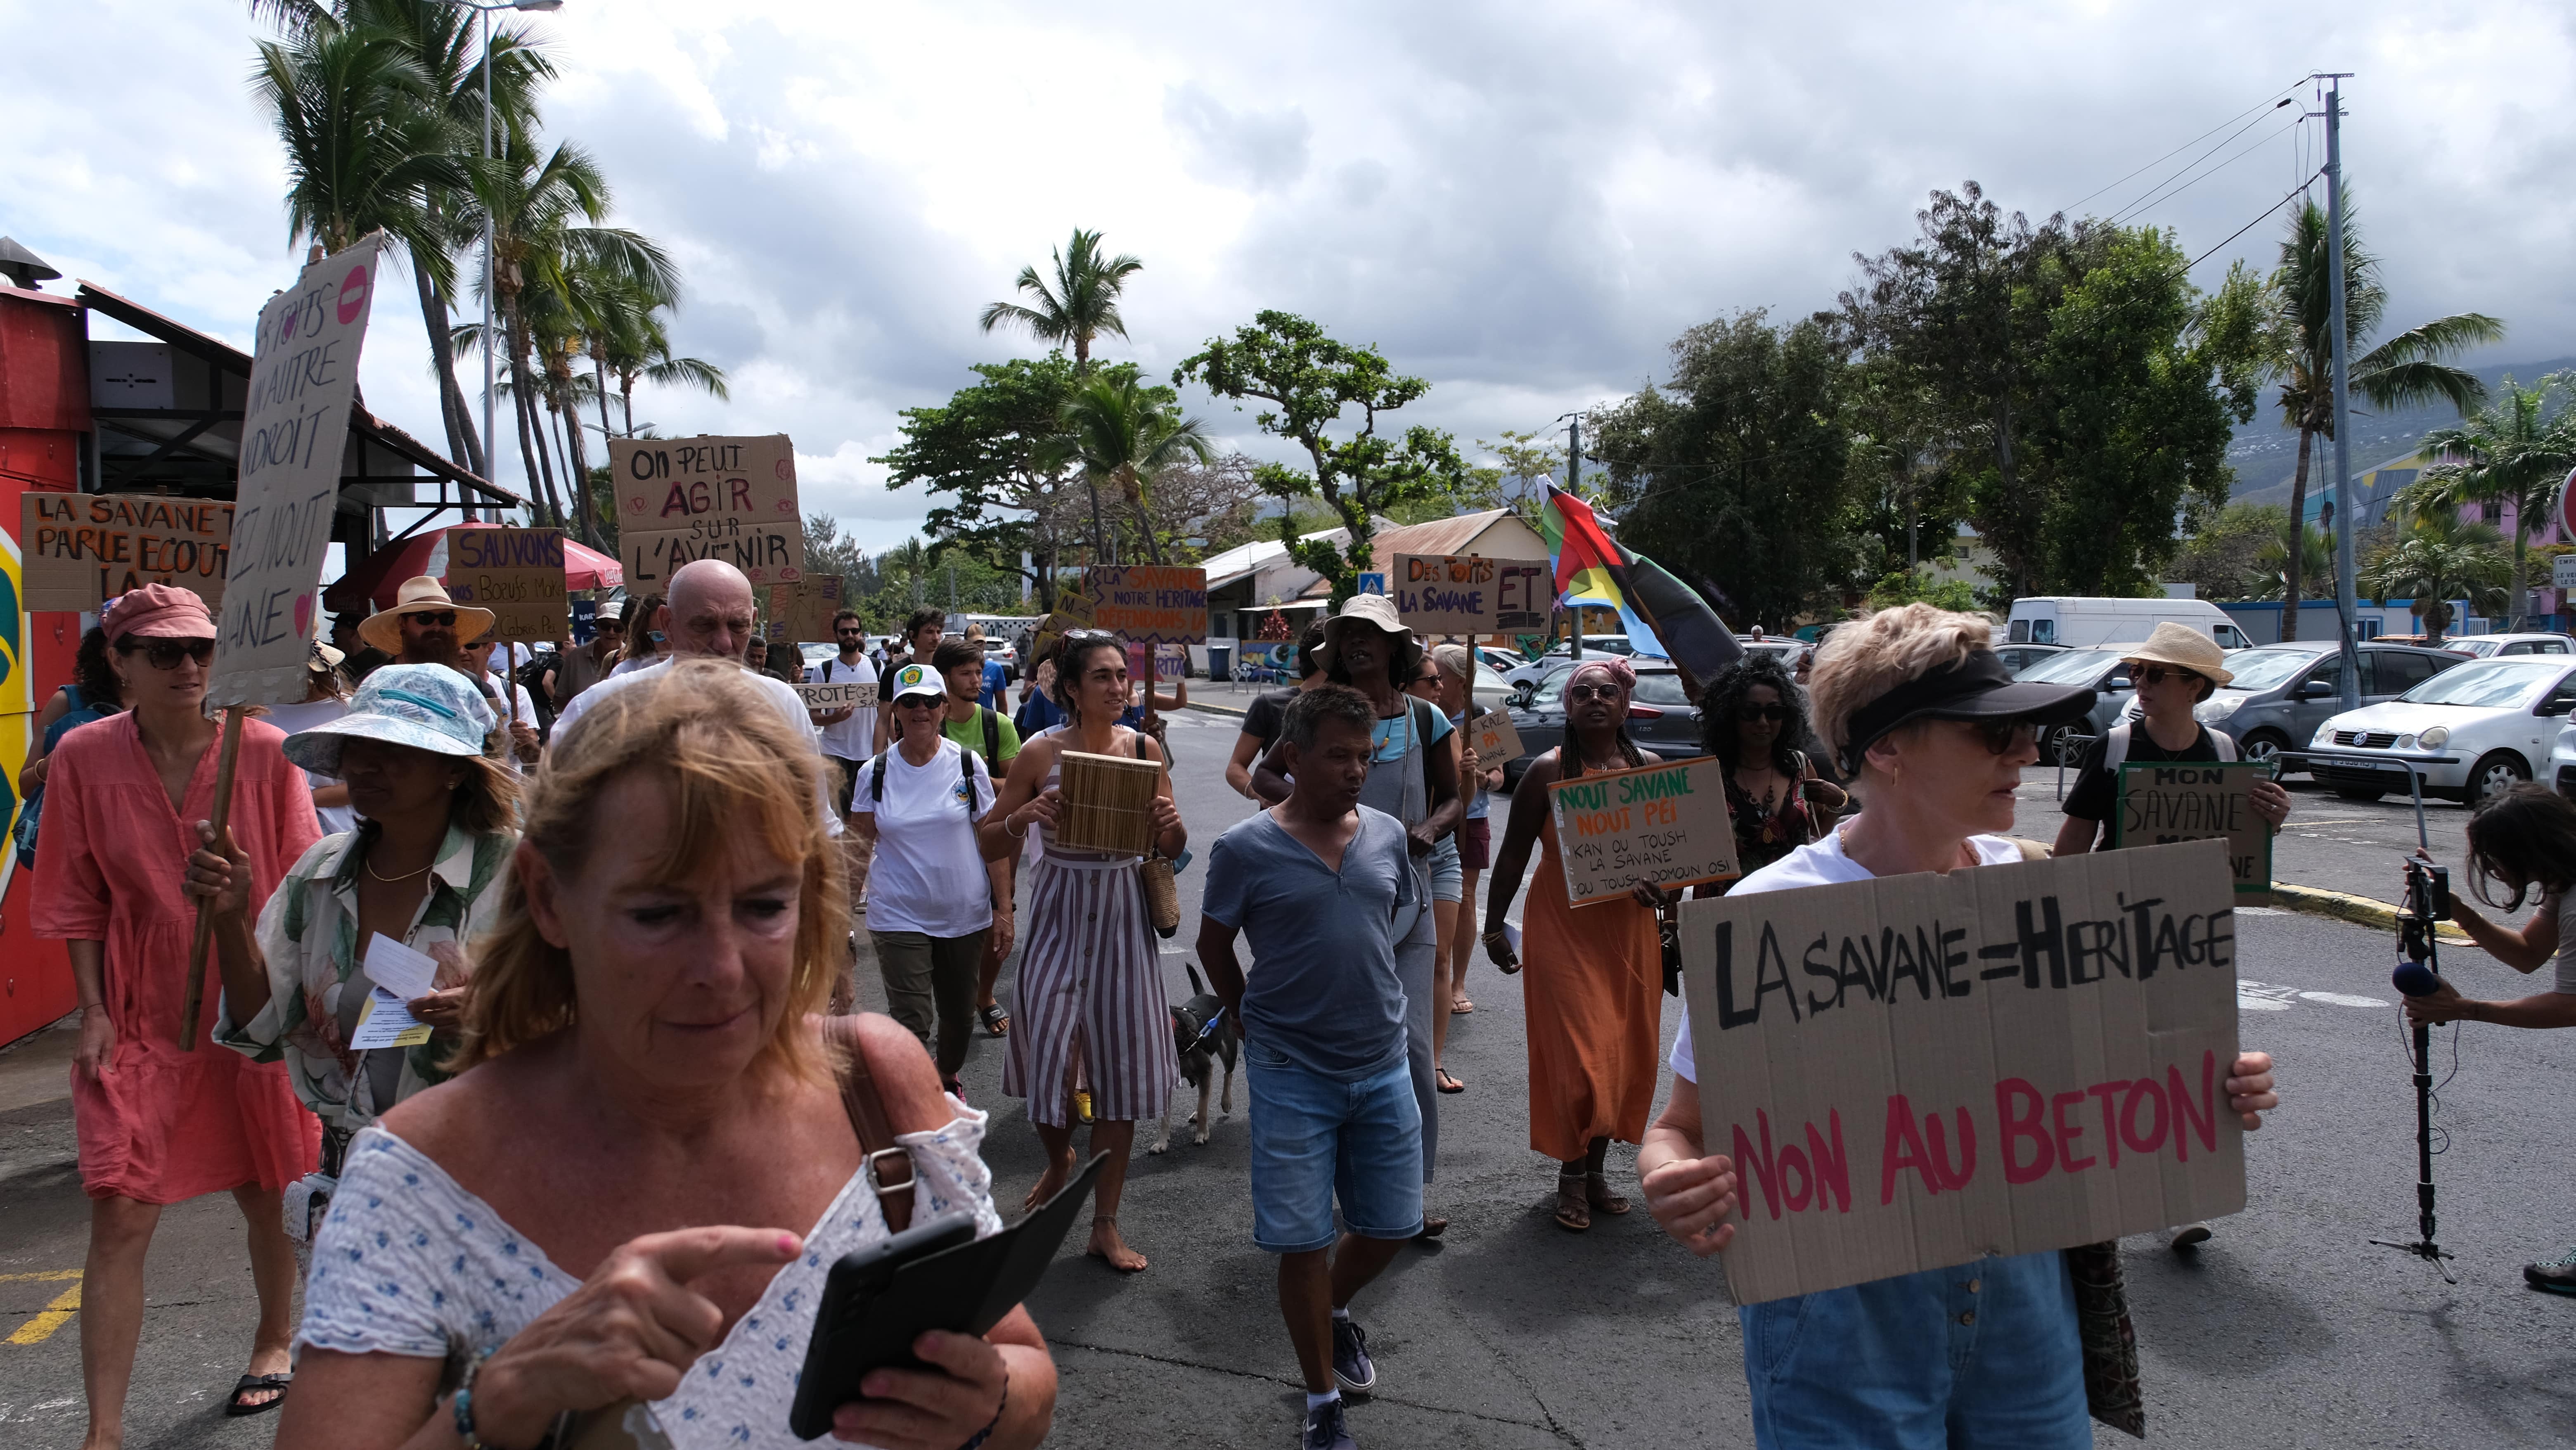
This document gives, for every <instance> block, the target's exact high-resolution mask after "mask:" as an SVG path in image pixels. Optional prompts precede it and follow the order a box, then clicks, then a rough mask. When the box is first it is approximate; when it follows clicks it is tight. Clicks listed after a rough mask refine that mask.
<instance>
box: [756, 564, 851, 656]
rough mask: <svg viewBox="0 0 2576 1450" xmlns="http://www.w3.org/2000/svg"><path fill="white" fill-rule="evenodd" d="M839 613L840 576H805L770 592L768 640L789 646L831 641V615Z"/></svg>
mask: <svg viewBox="0 0 2576 1450" xmlns="http://www.w3.org/2000/svg"><path fill="white" fill-rule="evenodd" d="M840 610H841V576H840V575H838V574H808V575H806V576H805V577H804V578H802V579H799V580H797V581H796V582H795V583H793V584H781V585H778V586H777V587H776V588H773V589H771V590H770V591H769V636H768V637H769V638H770V639H771V640H772V641H777V642H784V643H788V644H803V643H806V642H808V641H812V642H814V643H817V644H822V643H829V642H831V641H832V640H833V638H834V636H833V634H832V616H833V615H835V614H838V613H839V612H840Z"/></svg>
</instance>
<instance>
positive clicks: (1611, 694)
mask: <svg viewBox="0 0 2576 1450" xmlns="http://www.w3.org/2000/svg"><path fill="white" fill-rule="evenodd" d="M1626 694H1627V692H1626V691H1624V690H1622V689H1620V688H1619V687H1618V686H1617V685H1572V686H1568V687H1567V689H1566V692H1565V698H1566V699H1568V700H1570V701H1573V702H1574V703H1575V704H1578V705H1580V704H1582V703H1583V702H1584V701H1586V700H1619V699H1622V698H1625V696H1626Z"/></svg>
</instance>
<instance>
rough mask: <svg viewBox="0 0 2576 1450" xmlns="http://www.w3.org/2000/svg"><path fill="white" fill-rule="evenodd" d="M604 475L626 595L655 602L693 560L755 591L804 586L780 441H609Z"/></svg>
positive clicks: (783, 439)
mask: <svg viewBox="0 0 2576 1450" xmlns="http://www.w3.org/2000/svg"><path fill="white" fill-rule="evenodd" d="M608 469H609V477H610V479H611V481H612V482H613V483H614V484H615V486H616V489H617V545H618V553H619V554H620V555H621V556H622V557H621V562H622V563H623V564H624V566H625V570H626V589H627V592H628V593H630V594H636V595H643V594H658V593H661V592H663V591H664V589H665V587H666V586H668V585H669V583H670V581H671V576H672V575H673V574H674V573H677V572H678V571H679V568H680V566H681V565H683V564H686V563H689V562H691V561H692V560H697V559H722V560H723V561H725V562H726V563H728V564H731V565H733V566H734V567H735V568H737V569H740V570H741V571H742V572H743V577H744V578H747V579H749V580H750V581H751V582H752V584H753V586H754V587H759V586H763V585H770V584H793V583H795V582H796V581H797V580H799V579H802V578H804V577H805V524H804V520H803V518H802V517H801V516H800V515H798V513H797V512H796V447H795V445H794V444H792V443H790V442H789V441H788V438H787V435H786V434H784V433H771V434H765V435H762V436H760V437H753V438H718V437H709V436H701V437H697V438H611V439H609V440H608Z"/></svg>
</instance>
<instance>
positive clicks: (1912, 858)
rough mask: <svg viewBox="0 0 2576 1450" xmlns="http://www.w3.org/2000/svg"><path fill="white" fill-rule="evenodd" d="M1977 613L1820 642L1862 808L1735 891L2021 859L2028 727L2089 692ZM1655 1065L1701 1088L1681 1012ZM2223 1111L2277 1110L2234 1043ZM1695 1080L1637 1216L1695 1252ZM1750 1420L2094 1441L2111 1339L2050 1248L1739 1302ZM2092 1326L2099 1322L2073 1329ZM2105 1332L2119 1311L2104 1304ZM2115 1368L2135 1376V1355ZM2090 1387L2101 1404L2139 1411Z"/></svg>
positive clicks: (1828, 734) (1821, 698) (1806, 1439)
mask: <svg viewBox="0 0 2576 1450" xmlns="http://www.w3.org/2000/svg"><path fill="white" fill-rule="evenodd" d="M1992 629H1993V627H1992V626H1991V625H1990V624H1988V623H1987V621H1986V620H1985V619H1984V618H1982V617H1981V616H1977V615H1971V614H1952V613H1949V612H1947V611H1944V610H1938V609H1934V608H1932V607H1931V606H1929V605H1924V604H1910V605H1906V606H1905V607H1903V608H1901V609H1888V610H1882V611H1880V612H1879V613H1877V614H1875V615H1872V616H1871V617H1869V618H1868V619H1866V620H1860V621H1855V622H1853V623H1850V624H1846V625H1843V626H1842V627H1841V628H1839V629H1837V630H1835V631H1834V635H1833V638H1832V639H1831V640H1829V641H1827V643H1826V644H1825V647H1824V648H1823V650H1821V651H1820V652H1819V653H1818V656H1817V660H1816V667H1815V674H1814V677H1813V680H1814V683H1813V694H1814V700H1815V712H1816V727H1817V731H1818V733H1819V735H1820V736H1821V737H1822V738H1823V739H1824V740H1825V741H1826V742H1827V743H1828V744H1829V745H1831V746H1832V747H1833V748H1835V749H1836V750H1838V751H1840V752H1841V754H1842V760H1843V765H1844V767H1845V770H1846V775H1847V777H1848V778H1849V779H1851V780H1852V781H1853V782H1854V784H1855V789H1856V791H1857V793H1858V794H1859V795H1860V796H1861V798H1862V799H1863V800H1864V801H1865V802H1866V807H1867V808H1866V809H1865V810H1864V811H1863V813H1862V814H1861V815H1860V816H1858V817H1856V818H1854V819H1853V820H1851V821H1850V822H1848V823H1847V824H1845V825H1844V826H1842V827H1841V828H1840V829H1839V830H1837V831H1835V832H1833V833H1832V834H1829V835H1827V836H1826V837H1825V838H1824V839H1822V840H1820V841H1817V842H1815V843H1813V844H1811V845H1806V846H1801V847H1799V848H1798V849H1797V850H1795V851H1793V852H1791V853H1790V854H1789V855H1788V856H1787V857H1785V858H1783V859H1781V860H1779V861H1777V862H1774V863H1773V864H1771V865H1770V866H1767V867H1765V868H1763V869H1762V870H1760V871H1757V872H1755V873H1753V874H1752V875H1750V876H1748V877H1746V878H1744V880H1743V881H1741V882H1739V883H1737V885H1736V888H1735V890H1734V891H1733V892H1732V893H1731V895H1733V896H1734V897H1737V898H1741V897H1744V896H1747V895H1752V894H1756V893H1760V892H1765V891H1785V890H1791V889H1795V888H1797V887H1802V886H1821V885H1828V884H1832V883H1837V882H1854V881H1867V880H1870V879H1872V878H1874V877H1880V876H1896V875H1903V874H1907V873H1911V872H1923V871H1932V872H1943V873H1946V872H1949V871H1953V870H1959V869H1963V868H1971V867H1976V866H1989V865H2000V864H2003V863H2006V862H2014V861H2019V860H2021V859H2023V853H2022V851H2021V849H2020V848H2019V847H2018V846H2017V845H2016V844H2015V843H2014V842H2013V841H2012V840H2010V839H2008V838H2007V837H2006V836H2004V835H2003V834H2001V833H2003V832H2007V831H2010V830H2011V829H2012V823H2013V800H2014V792H2015V790H2016V789H2017V788H2018V787H2019V786H2020V784H2021V772H2022V768H2023V767H2024V766H2027V765H2030V764H2033V763H2035V762H2036V761H2037V760H2038V759H2039V745H2038V740H2037V736H2038V732H2039V730H2040V729H2041V728H2043V727H2045V726H2047V725H2051V724H2055V723H2057V722H2060V721H2063V720H2069V719H2072V718H2074V717H2076V716H2078V715H2081V714H2082V713H2084V711H2085V710H2087V709H2089V708H2091V706H2092V703H2093V692H2092V691H2091V690H2088V689H2083V688H2080V687H2077V688H2069V687H2065V686H2058V685H2043V684H2037V683H2016V682H2015V681H2014V680H2013V678H2012V672H2011V670H2009V669H2007V668H2006V667H2005V665H2004V663H2003V661H2002V660H2000V659H1998V658H1996V657H1995V653H1994V651H1993V650H1992V649H1991V648H1989V647H1988V646H1987V643H1986V641H1987V639H1988V637H1989V635H1990V634H1991V633H1992ZM1672 1066H1673V1073H1674V1076H1675V1077H1676V1078H1678V1079H1681V1080H1682V1082H1684V1083H1696V1082H1697V1081H1698V1080H1699V1071H1698V1066H1697V1060H1696V1058H1695V1057H1694V1056H1693V1047H1692V1038H1691V1023H1690V1020H1689V1018H1688V1017H1685V1018H1684V1019H1683V1021H1682V1028H1681V1032H1680V1034H1679V1036H1678V1037H1677V1038H1676V1039H1675V1041H1674V1043H1673V1053H1672ZM2227 1092H2228V1103H2229V1106H2230V1107H2231V1108H2232V1109H2233V1110H2234V1111H2235V1112H2236V1113H2238V1114H2239V1115H2240V1117H2241V1118H2242V1120H2243V1122H2244V1125H2245V1126H2246V1127H2247V1128H2256V1127H2260V1126H2261V1125H2262V1114H2263V1113H2264V1112H2266V1111H2268V1110H2269V1109H2271V1108H2272V1107H2274V1106H2276V1105H2277V1104H2278V1103H2279V1101H2280V1100H2279V1098H2278V1097H2277V1096H2276V1095H2275V1094H2274V1093H2273V1091H2272V1059H2271V1058H2270V1057H2268V1056H2266V1055H2264V1054H2262V1053H2259V1052H2249V1053H2245V1054H2243V1055H2241V1056H2239V1057H2238V1058H2237V1059H2236V1062H2235V1064H2234V1066H2233V1068H2232V1070H2231V1074H2230V1076H2229V1077H2228V1079H2227ZM1704 1137H1705V1135H1704V1132H1703V1128H1702V1121H1701V1117H1700V1103H1699V1095H1698V1093H1697V1092H1696V1090H1693V1089H1686V1088H1683V1087H1681V1086H1678V1085H1677V1086H1676V1088H1675V1090H1674V1092H1673V1095H1672V1097H1671V1099H1670V1100H1669V1101H1668V1102H1666V1103H1665V1104H1664V1111H1663V1114H1662V1116H1661V1117H1659V1118H1657V1119H1656V1121H1655V1124H1654V1126H1653V1127H1651V1128H1649V1129H1647V1130H1646V1141H1645V1145H1644V1147H1643V1149H1642V1151H1640V1152H1639V1153H1638V1155H1637V1169H1638V1173H1639V1176H1640V1177H1641V1178H1642V1179H1643V1180H1644V1183H1645V1190H1646V1207H1647V1210H1648V1211H1649V1212H1651V1213H1653V1214H1654V1216H1655V1221H1656V1222H1657V1223H1660V1224H1662V1225H1663V1228H1664V1231H1665V1232H1666V1233H1668V1234H1671V1235H1672V1236H1673V1237H1674V1238H1676V1239H1678V1240H1680V1241H1681V1242H1682V1243H1683V1244H1684V1245H1685V1246H1687V1247H1688V1248H1689V1249H1690V1251H1691V1252H1692V1253H1694V1254H1698V1255H1701V1256H1703V1257H1705V1256H1707V1255H1711V1254H1715V1253H1717V1252H1718V1251H1719V1250H1721V1249H1723V1248H1725V1247H1726V1245H1727V1243H1728V1242H1729V1241H1730V1240H1731V1239H1732V1238H1733V1237H1734V1235H1735V1225H1734V1224H1733V1223H1732V1222H1731V1220H1732V1219H1734V1218H1735V1216H1736V1214H1737V1212H1738V1207H1739V1206H1738V1203H1737V1179H1736V1172H1735V1164H1734V1163H1733V1162H1732V1161H1731V1160H1730V1159H1728V1158H1726V1157H1724V1156H1720V1155H1717V1154H1713V1153H1710V1152H1709V1148H1708V1145H1707V1144H1706V1142H1705V1141H1704ZM1736 1314H1737V1317H1738V1319H1739V1320H1740V1321H1741V1322H1742V1325H1743V1330H1744V1363H1745V1377H1746V1379H1747V1380H1748V1381H1749V1382H1750V1384H1751V1387H1752V1391H1753V1430H1754V1438H1755V1441H1756V1443H1757V1444H1759V1445H1761V1446H1763V1447H1765V1450H1777V1447H1792V1446H1795V1447H1805V1446H1819V1447H1822V1446H1842V1445H1909V1446H1910V1445H1941V1444H1962V1445H2004V1444H2009V1445H2015V1446H2064V1447H2066V1450H2079V1447H2089V1446H2091V1445H2092V1444H2093V1433H2092V1430H2091V1428H2090V1427H2089V1426H2088V1425H2087V1423H2086V1419H2087V1399H2088V1396H2087V1383H2086V1381H2087V1375H2086V1368H2087V1359H2088V1350H2101V1351H2103V1352H2104V1353H2105V1354H2106V1356H2108V1357H2106V1359H2105V1361H2104V1368H2105V1369H2106V1370H2107V1371H2110V1372H2111V1373H2108V1374H2106V1376H2105V1379H2104V1384H2105V1386H2106V1389H2107V1388H2108V1387H2109V1386H2111V1385H2114V1384H2116V1383H2117V1382H2118V1375H2117V1373H2116V1371H2117V1369H2118V1364H2117V1356H2116V1340H2115V1339H2104V1338H2100V1337H2090V1338H2088V1336H2087V1335H2086V1334H2085V1333H2084V1332H2083V1331H2082V1330H2081V1329H2080V1328H2079V1318H2078V1312H2077V1292H2076V1286H2075V1279H2074V1276H2073V1274H2072V1273H2071V1272H2070V1270H2069V1268H2068V1265H2067V1262H2066V1256H2065V1255H2064V1254H2061V1253H2057V1252H2045V1253H2033V1254H2018V1255H2014V1256H2011V1257H2001V1258H1986V1259H1981V1260H1977V1261H1976V1262H1974V1263H1973V1264H1971V1265H1962V1266H1958V1267H1955V1268H1947V1269H1931V1270H1924V1271H1922V1272H1919V1273H1912V1274H1901V1275H1897V1276H1894V1277H1891V1278H1886V1279H1877V1280H1872V1281H1870V1282H1867V1283H1862V1284H1855V1285H1851V1286H1849V1287H1846V1288H1840V1289H1829V1290H1824V1291H1821V1292H1818V1293H1811V1294H1800V1295H1791V1296H1789V1297H1785V1298H1780V1299H1772V1300H1768V1301H1765V1302H1762V1303H1758V1304H1752V1305H1747V1306H1743V1307H1741V1308H1739V1309H1738V1310H1737V1311H1736ZM2090 1322H2092V1323H2094V1324H2095V1325H2097V1326H2098V1325H2100V1324H2101V1323H2102V1322H2103V1321H2101V1320H2094V1321H2090ZM2110 1322H2112V1323H2114V1324H2116V1322H2117V1319H2116V1313H2114V1314H2113V1315H2112V1316H2110ZM2131 1373H2134V1368H2133V1362H2132V1368H2131ZM2128 1387H2129V1389H2130V1390H2131V1391H2132V1398H2130V1399H2129V1400H2128V1402H2127V1404H2126V1405H2125V1406H2121V1405H2118V1404H2116V1403H2114V1402H2113V1401H2111V1400H2110V1399H2109V1398H2108V1397H2107V1396H2106V1400H2105V1405H2104V1412H2105V1413H2123V1412H2129V1413H2134V1412H2137V1410H2138V1406H2137V1403H2136V1401H2135V1399H2134V1397H2133V1396H2134V1388H2135V1386H2134V1380H2132V1381H2130V1382H2129V1386H2128Z"/></svg>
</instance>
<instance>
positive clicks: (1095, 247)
mask: <svg viewBox="0 0 2576 1450" xmlns="http://www.w3.org/2000/svg"><path fill="white" fill-rule="evenodd" d="M1143 270H1145V264H1144V263H1143V262H1141V261H1139V260H1137V259H1136V258H1135V257H1133V256H1130V255H1128V254H1126V253H1123V252H1122V253H1120V254H1119V255H1117V256H1115V257H1103V256H1102V255H1101V254H1100V233H1098V232H1086V231H1083V230H1081V229H1080V228H1078V227H1077V228H1075V230H1074V233H1073V240H1072V241H1071V242H1069V243H1067V244H1066V245H1065V246H1064V248H1063V249H1062V250H1060V251H1058V252H1057V253H1056V254H1055V283H1054V285H1053V286H1051V287H1050V286H1049V285H1048V283H1047V279H1046V278H1044V277H1041V276H1039V275H1038V269H1037V268H1035V267H1022V268H1021V269H1020V280H1019V282H1018V284H1017V288H1018V291H1019V292H1020V294H1021V295H1022V296H1024V297H1027V298H1029V299H1030V300H1031V302H1033V303H1034V304H1035V305H1034V306H1023V305H1021V304H1020V303H1017V302H996V303H994V304H992V305H991V306H989V307H987V308H985V309H984V316H983V319H982V323H983V328H984V330H985V331H986V332H991V331H992V330H993V329H995V328H997V327H1001V326H1004V325H1009V326H1012V327H1025V328H1027V329H1028V330H1029V334H1030V335H1031V336H1032V337H1035V338H1036V339H1037V340H1038V341H1040V342H1043V343H1048V344H1050V345H1053V346H1058V347H1061V346H1065V345H1068V344H1070V345H1071V346H1072V348H1073V370H1074V371H1075V372H1077V373H1087V372H1089V371H1091V340H1092V339H1093V338H1095V337H1098V336H1099V335H1100V334H1102V333H1104V332H1114V333H1116V334H1117V335H1118V336H1120V337H1122V338H1123V337H1125V336H1126V335H1127V322H1126V319H1124V318H1122V317H1120V316H1119V315H1118V294H1120V293H1121V292H1124V291H1126V290H1127V279H1128V278H1130V277H1132V276H1134V275H1136V274H1137V273H1138V272H1141V271H1143Z"/></svg>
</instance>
